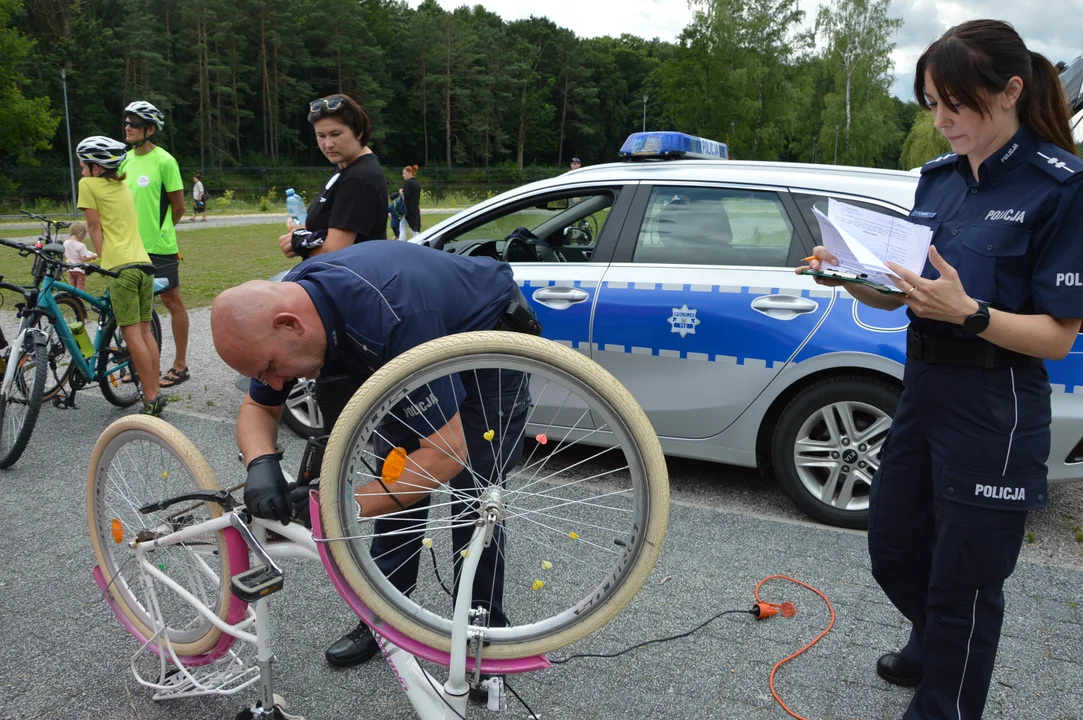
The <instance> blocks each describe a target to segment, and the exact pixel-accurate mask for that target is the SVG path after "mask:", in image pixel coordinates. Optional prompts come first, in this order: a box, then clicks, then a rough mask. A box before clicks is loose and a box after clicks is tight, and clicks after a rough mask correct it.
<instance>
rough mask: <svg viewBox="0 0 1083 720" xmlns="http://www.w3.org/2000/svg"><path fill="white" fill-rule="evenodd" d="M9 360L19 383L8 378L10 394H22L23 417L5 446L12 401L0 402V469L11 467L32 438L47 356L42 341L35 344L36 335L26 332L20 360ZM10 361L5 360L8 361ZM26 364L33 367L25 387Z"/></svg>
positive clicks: (46, 350)
mask: <svg viewBox="0 0 1083 720" xmlns="http://www.w3.org/2000/svg"><path fill="white" fill-rule="evenodd" d="M27 343H28V344H29V345H30V348H29V350H27V349H26V344H27ZM12 359H13V360H14V361H15V362H16V363H18V365H17V367H18V368H19V370H18V372H19V373H20V380H19V381H15V379H14V378H12V391H13V392H14V391H15V389H16V388H20V392H21V393H25V394H24V399H25V404H26V413H25V414H24V415H23V416H22V423H21V424H20V425H19V427H18V428H15V429H14V430H13V435H12V437H11V443H10V445H9V444H8V443H7V437H8V434H9V429H10V425H9V422H11V420H12V417H11V414H10V409H11V407H13V403H12V400H13V398H9V399H8V400H5V399H3V398H0V469H7V468H9V467H11V466H12V465H14V464H15V463H16V462H17V461H18V460H19V458H20V457H22V454H23V451H25V450H26V445H27V443H29V442H30V436H31V435H33V434H34V425H36V424H37V421H38V413H39V412H40V410H41V401H42V393H43V392H44V391H45V374H46V372H47V371H48V361H49V352H48V348H47V347H46V344H45V342H44V340H42V341H41V342H39V338H38V337H37V331H34V332H28V333H27V336H26V339H25V342H24V345H23V353H22V356H21V357H18V358H12ZM12 359H9V361H10V360H12ZM26 360H30V361H31V362H33V364H34V367H33V368H32V373H33V375H32V377H31V378H30V381H29V383H27V382H25V380H24V379H23V378H22V375H21V373H22V368H23V366H24V365H25V363H26Z"/></svg>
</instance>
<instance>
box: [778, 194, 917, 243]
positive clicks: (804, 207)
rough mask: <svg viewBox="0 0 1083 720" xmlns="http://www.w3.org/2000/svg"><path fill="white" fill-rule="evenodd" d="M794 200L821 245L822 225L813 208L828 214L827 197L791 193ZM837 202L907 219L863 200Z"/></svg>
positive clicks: (895, 211) (900, 213)
mask: <svg viewBox="0 0 1083 720" xmlns="http://www.w3.org/2000/svg"><path fill="white" fill-rule="evenodd" d="M791 195H792V196H793V199H794V200H795V201H796V202H797V207H798V208H800V209H801V216H802V217H804V218H805V224H806V225H808V229H809V232H811V233H812V238H813V239H814V240H815V241H816V244H817V245H819V244H820V243H821V242H823V239H822V237H821V235H820V223H819V222H817V221H816V216H815V215H814V214H813V213H812V208H816V209H817V210H819V211H820V212H822V213H823V214H824V215H826V214H827V204H828V203H827V196H825V195H812V194H806V193H791ZM836 199H837V200H839V201H841V202H844V203H847V204H849V205H854V206H856V207H859V208H865V209H866V210H872V211H873V212H876V213H880V214H881V215H890V216H891V217H906V214H905V213H902V212H899V211H897V210H892V209H891V208H886V207H884V206H883V205H877V204H875V203H870V202H862V201H861V200H854V199H852V198H836Z"/></svg>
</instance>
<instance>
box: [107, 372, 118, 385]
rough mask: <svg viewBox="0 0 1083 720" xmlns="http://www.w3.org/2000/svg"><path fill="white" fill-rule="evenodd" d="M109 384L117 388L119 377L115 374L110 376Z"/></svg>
mask: <svg viewBox="0 0 1083 720" xmlns="http://www.w3.org/2000/svg"><path fill="white" fill-rule="evenodd" d="M109 382H111V383H112V384H113V387H116V386H117V376H116V374H115V373H114V374H113V375H110V376H109Z"/></svg>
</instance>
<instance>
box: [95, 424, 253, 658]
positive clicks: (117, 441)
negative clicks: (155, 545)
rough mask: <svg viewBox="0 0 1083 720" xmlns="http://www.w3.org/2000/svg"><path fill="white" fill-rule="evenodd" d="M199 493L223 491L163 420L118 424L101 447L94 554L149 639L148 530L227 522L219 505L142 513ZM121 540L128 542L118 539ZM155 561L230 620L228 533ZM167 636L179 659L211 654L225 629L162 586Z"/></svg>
mask: <svg viewBox="0 0 1083 720" xmlns="http://www.w3.org/2000/svg"><path fill="white" fill-rule="evenodd" d="M196 490H211V491H217V490H218V481H217V480H216V479H215V477H214V473H213V472H212V471H211V469H210V467H209V466H208V465H207V462H206V460H204V459H203V456H202V455H200V453H199V451H198V450H196V448H195V447H194V446H193V445H192V444H191V442H190V441H189V440H188V439H187V438H186V437H184V435H183V434H181V432H180V431H179V430H177V429H175V428H173V427H172V426H170V425H169V424H168V423H166V422H164V421H162V420H159V419H157V418H151V417H143V416H129V417H124V418H121V419H120V420H117V421H116V422H114V423H113V424H112V425H110V426H109V427H108V428H106V429H105V432H103V433H102V435H101V437H100V438H99V439H98V442H97V444H96V445H95V446H94V451H93V453H92V454H91V458H90V468H89V471H88V473H87V489H86V504H87V521H88V523H89V527H90V541H91V544H92V545H93V547H94V555H95V557H96V558H97V561H98V566H99V567H100V568H101V571H102V574H103V576H104V577H105V581H106V583H107V584H108V592H109V595H110V597H111V598H112V599H113V600H114V602H115V603H116V605H117V606H118V607H119V609H120V611H121V612H123V613H124V615H126V616H127V617H128V619H129V620H131V622H132V624H133V625H134V626H135V627H136V628H137V629H138V630H139V632H141V633H142V634H143V636H144V637H147V638H149V637H151V636H152V635H153V634H154V629H153V627H154V622H153V620H152V615H151V613H150V612H149V610H148V605H149V602H148V601H147V599H146V593H145V588H144V587H143V585H142V583H141V580H140V568H139V566H138V562H137V560H136V558H135V553H134V551H133V550H132V548H131V543H132V541H133V540H134V539H135V538H136V535H137V534H138V533H140V532H143V533H144V537H161V536H163V535H167V534H169V533H172V532H176V531H178V530H181V529H182V528H184V527H187V526H191V525H196V524H198V523H200V522H203V521H205V520H209V519H211V518H215V517H219V516H221V514H222V509H221V507H219V506H218V505H217V504H215V503H201V502H195V501H192V502H181V503H178V504H176V505H173V506H171V507H169V508H166V509H165V510H161V511H158V512H155V513H150V514H147V515H144V514H142V513H140V512H139V510H138V508H140V507H142V506H144V505H147V504H149V503H152V502H156V501H159V500H164V499H166V498H169V497H175V496H177V495H182V494H184V493H186V492H193V491H196ZM117 538H120V541H119V542H118V541H117ZM147 560H148V561H150V562H151V563H153V564H154V565H155V566H156V567H157V568H158V569H159V570H161V571H162V572H164V573H166V574H167V575H168V576H169V577H170V578H172V579H173V580H175V581H176V582H177V583H179V584H180V585H181V586H182V587H184V588H185V589H186V590H188V591H189V592H191V593H193V594H194V595H195V596H196V597H197V598H199V599H200V600H201V601H202V602H203V604H204V605H206V606H207V607H208V608H210V609H211V610H212V611H213V612H214V614H216V615H217V616H218V617H220V618H222V619H223V620H225V619H226V618H227V617H229V614H230V608H231V605H232V604H233V603H235V602H239V601H238V600H236V599H235V598H234V597H233V595H232V593H231V592H230V587H229V577H230V567H231V565H232V564H236V562H238V561H237V560H235V559H234V560H233V562H232V563H231V557H230V554H229V550H228V548H227V545H226V539H225V535H224V534H223V532H222V531H218V532H210V533H206V534H205V535H201V536H198V537H196V538H194V539H192V540H191V541H189V542H185V543H180V544H176V545H171V546H167V547H164V548H159V549H157V550H154V551H152V552H149V553H148V554H147ZM155 589H156V596H157V601H158V606H159V608H160V610H161V614H162V619H163V621H164V623H165V624H166V626H167V628H168V629H167V631H166V632H167V635H168V637H169V640H170V642H171V643H172V645H173V648H174V649H175V650H176V652H177V654H178V655H182V656H183V655H199V654H202V653H205V652H208V651H209V650H211V649H212V648H213V647H214V646H215V645H216V644H217V642H218V640H219V638H220V636H221V635H222V631H221V630H219V629H218V628H216V627H215V626H214V625H213V624H212V623H211V622H210V621H209V620H207V619H206V618H205V617H203V616H201V615H199V614H198V613H197V612H196V611H195V610H194V609H193V608H192V606H191V605H189V604H188V603H187V602H185V601H184V600H182V599H181V598H180V597H179V596H177V595H176V594H175V593H173V592H172V591H171V590H170V589H169V588H168V587H167V586H165V585H164V584H162V583H155Z"/></svg>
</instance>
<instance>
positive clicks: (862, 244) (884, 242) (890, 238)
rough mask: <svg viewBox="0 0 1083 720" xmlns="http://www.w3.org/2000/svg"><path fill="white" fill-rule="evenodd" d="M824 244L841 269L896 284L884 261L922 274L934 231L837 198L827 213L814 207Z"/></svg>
mask: <svg viewBox="0 0 1083 720" xmlns="http://www.w3.org/2000/svg"><path fill="white" fill-rule="evenodd" d="M813 214H814V215H815V216H816V221H817V223H819V225H820V234H821V237H822V240H823V245H824V247H825V248H826V249H827V251H828V252H830V253H831V254H832V255H834V256H835V257H836V258H838V260H839V264H838V265H836V266H827V267H826V268H825V269H830V270H838V271H840V272H843V273H850V274H853V275H857V276H859V277H863V278H865V279H867V280H870V281H872V282H877V283H880V284H882V285H886V286H888V287H894V285H893V283H892V282H891V280H890V278H889V276H891V275H894V273H892V272H891V270H890V269H889V268H888V267H887V266H886V265H885V264H884V263H885V262H886V261H891V262H894V263H897V264H899V265H902V266H903V267H905V268H906V269H907V270H910V271H911V272H914V273H917V274H921V270H922V268H923V267H924V266H925V260H926V258H927V257H928V254H929V243H930V241H931V240H932V231H931V230H930V229H929V228H927V227H925V226H923V225H915V224H914V223H911V222H908V221H906V220H903V219H901V218H895V217H891V216H890V215H884V214H881V213H877V212H873V211H872V210H865V209H864V208H859V207H856V206H854V205H848V204H847V203H844V202H839V201H837V200H834V199H830V200H829V201H828V214H827V215H826V216H825V215H824V214H823V213H822V212H820V211H819V210H818V209H816V208H813Z"/></svg>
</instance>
